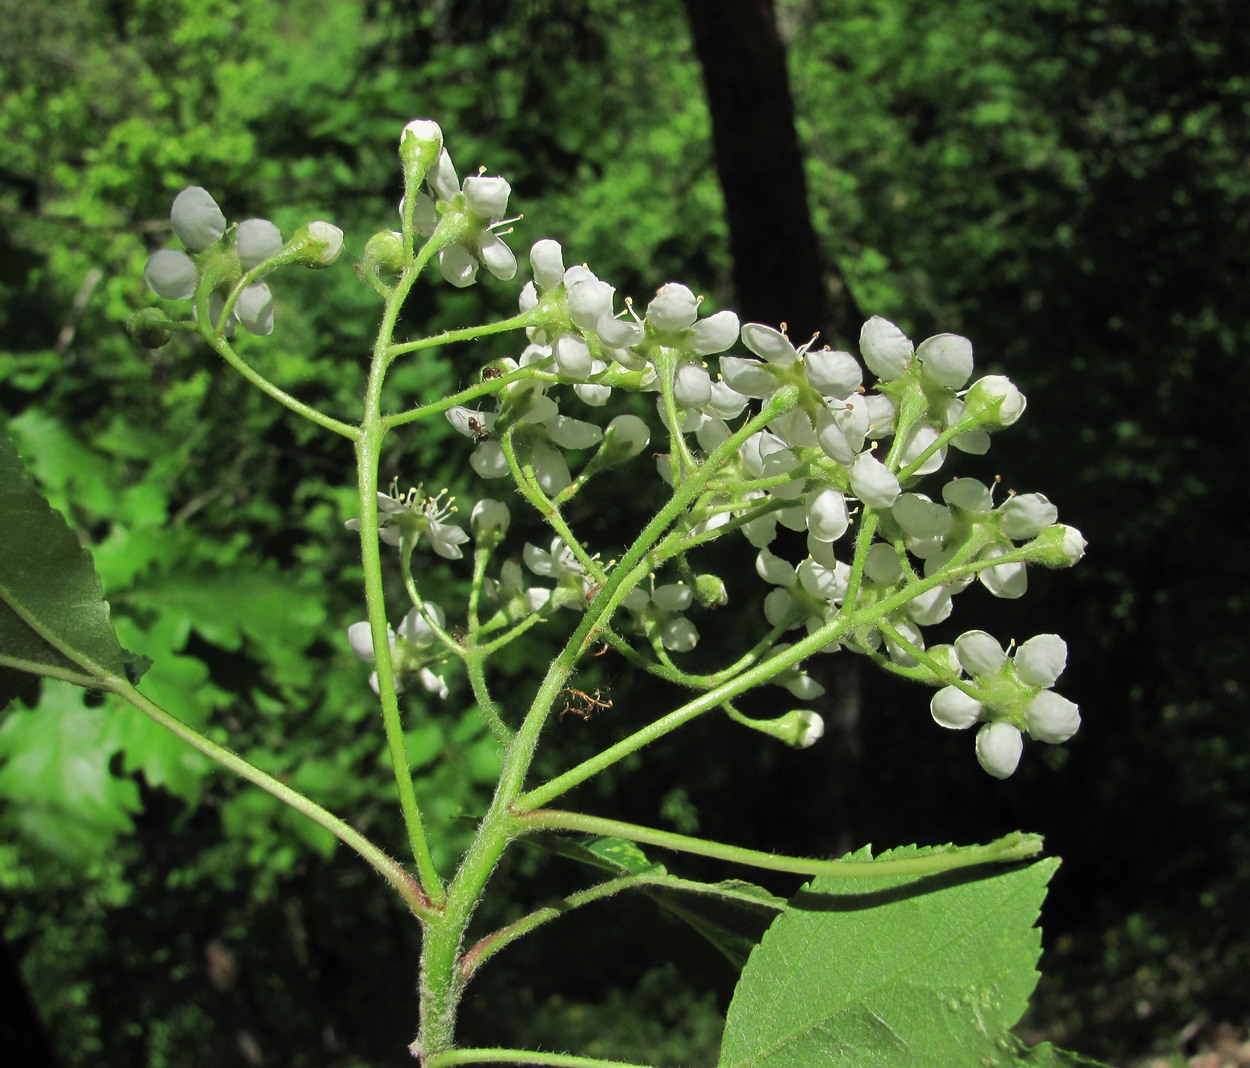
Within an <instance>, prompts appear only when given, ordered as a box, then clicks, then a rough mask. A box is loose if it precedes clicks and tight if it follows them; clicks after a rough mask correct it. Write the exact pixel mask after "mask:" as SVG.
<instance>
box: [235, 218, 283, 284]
mask: <svg viewBox="0 0 1250 1068" xmlns="http://www.w3.org/2000/svg"><path fill="white" fill-rule="evenodd" d="M234 250H235V252H237V253H238V254H239V263H240V264H242V266H243V269H244V270H245V271H250V270H251V269H252V268H253V267H255V266H256V265H257V264H259V263H264V262H265V260H267V259H269V258H270V257H271V256H276V255H277V254H278V253H279V252H281V251H282V231H281V230H279V229H278V228H277V227H276V226H274V224H273V223H271V222H270V221H269V220H268V219H244V220H243V222H241V223H239V228H238V230H236V231H235V235H234Z"/></svg>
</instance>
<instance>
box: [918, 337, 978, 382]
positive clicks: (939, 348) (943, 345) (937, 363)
mask: <svg viewBox="0 0 1250 1068" xmlns="http://www.w3.org/2000/svg"><path fill="white" fill-rule="evenodd" d="M916 358H917V359H918V360H920V371H921V374H923V375H924V377H925V378H926V379H928V380H929V381H930V382H932V383H934V384H935V385H938V386H945V387H946V388H947V389H959V388H960V386H962V385H963V384H964V383H965V382H967V381H968V377H969V376H970V375H971V374H972V342H971V341H969V340H968V339H967V338H966V337H960V336H959V335H958V334H936V335H934V336H933V337H931V338H927V339H926V340H924V341H922V342H920V344H919V345H918V346H917V347H916Z"/></svg>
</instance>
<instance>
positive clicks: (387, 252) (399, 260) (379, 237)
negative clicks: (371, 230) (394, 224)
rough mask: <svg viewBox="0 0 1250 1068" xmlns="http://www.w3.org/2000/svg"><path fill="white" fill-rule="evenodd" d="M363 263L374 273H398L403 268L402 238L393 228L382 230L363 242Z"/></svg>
mask: <svg viewBox="0 0 1250 1068" xmlns="http://www.w3.org/2000/svg"><path fill="white" fill-rule="evenodd" d="M363 263H364V265H365V266H366V267H367V268H369V269H371V270H372V271H373V272H374V273H375V274H379V275H385V274H399V273H400V272H401V271H402V270H403V269H404V238H403V235H402V234H400V233H397V232H396V231H394V230H382V231H380V232H379V233H376V234H374V235H373V236H372V237H371V238H369V240H368V241H366V242H365V251H364V256H363Z"/></svg>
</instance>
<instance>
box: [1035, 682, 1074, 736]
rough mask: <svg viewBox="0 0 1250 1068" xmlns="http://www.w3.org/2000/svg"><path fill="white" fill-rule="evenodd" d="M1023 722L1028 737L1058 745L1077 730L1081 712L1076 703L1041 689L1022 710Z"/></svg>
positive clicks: (1051, 691) (1053, 692)
mask: <svg viewBox="0 0 1250 1068" xmlns="http://www.w3.org/2000/svg"><path fill="white" fill-rule="evenodd" d="M1024 722H1025V725H1026V726H1027V727H1028V728H1029V737H1030V738H1034V739H1036V740H1037V741H1039V742H1048V743H1050V744H1051V745H1059V744H1060V743H1062V742H1066V741H1067V740H1068V739H1069V738H1071V737H1072V735H1074V734H1075V733H1076V732H1077V729H1078V728H1079V727H1080V725H1081V713H1080V710H1079V708H1078V706H1077V705H1075V704H1074V703H1073V702H1071V701H1069V700H1068V699H1067V698H1066V697H1062V696H1060V695H1059V694H1057V693H1055V691H1054V690H1043V691H1042V692H1041V693H1039V694H1038V695H1037V696H1036V697H1035V698H1033V700H1032V701H1031V702H1029V707H1028V708H1026V709H1025V710H1024Z"/></svg>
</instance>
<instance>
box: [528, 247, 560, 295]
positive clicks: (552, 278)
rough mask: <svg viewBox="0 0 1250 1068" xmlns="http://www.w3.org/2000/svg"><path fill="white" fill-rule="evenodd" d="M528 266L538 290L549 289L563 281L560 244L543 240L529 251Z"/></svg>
mask: <svg viewBox="0 0 1250 1068" xmlns="http://www.w3.org/2000/svg"><path fill="white" fill-rule="evenodd" d="M530 266H531V267H532V268H533V269H534V282H535V283H536V284H537V285H538V288H539V289H551V288H552V287H554V286H558V285H559V284H560V282H561V281H563V279H564V251H563V249H561V248H560V242H558V241H552V240H551V239H550V238H544V239H543V240H541V241H535V242H534V245H533V247H532V248H531V249H530Z"/></svg>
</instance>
